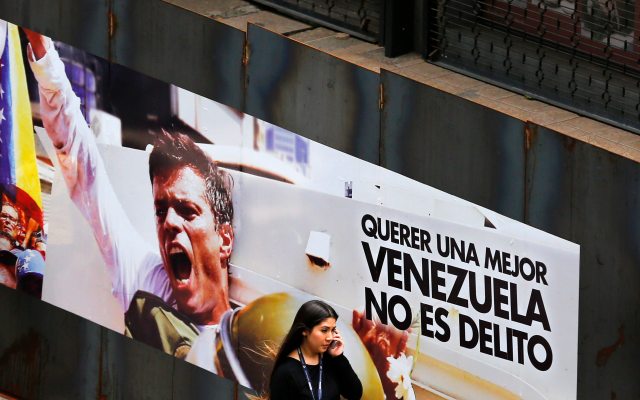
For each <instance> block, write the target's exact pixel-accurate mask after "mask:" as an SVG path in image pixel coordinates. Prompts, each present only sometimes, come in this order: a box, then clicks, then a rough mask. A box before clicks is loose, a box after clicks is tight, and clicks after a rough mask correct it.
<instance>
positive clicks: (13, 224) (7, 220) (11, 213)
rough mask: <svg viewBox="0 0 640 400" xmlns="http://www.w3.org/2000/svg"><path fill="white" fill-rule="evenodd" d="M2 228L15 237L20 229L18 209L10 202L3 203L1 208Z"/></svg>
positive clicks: (0, 219)
mask: <svg viewBox="0 0 640 400" xmlns="http://www.w3.org/2000/svg"><path fill="white" fill-rule="evenodd" d="M0 230H2V231H5V232H7V233H8V234H10V235H11V236H12V237H13V238H14V239H15V237H16V235H17V230H18V210H16V209H15V207H13V206H12V205H10V204H6V203H5V204H3V205H2V210H0Z"/></svg>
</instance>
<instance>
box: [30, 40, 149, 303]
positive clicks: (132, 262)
mask: <svg viewBox="0 0 640 400" xmlns="http://www.w3.org/2000/svg"><path fill="white" fill-rule="evenodd" d="M24 31H25V33H26V35H27V37H28V39H29V42H30V46H29V48H28V49H27V55H28V58H29V64H30V65H31V69H32V70H33V72H34V75H35V77H36V79H37V80H38V86H39V92H40V113H41V115H42V121H43V124H44V128H45V130H46V131H47V134H48V135H49V137H50V138H51V141H52V142H53V144H54V146H55V148H56V152H57V155H58V160H59V162H60V166H61V168H62V173H63V176H64V179H65V182H66V184H67V187H68V189H69V194H70V196H71V199H72V200H73V202H74V203H75V204H76V206H77V207H78V209H79V210H80V212H81V213H82V215H83V216H84V218H85V219H86V220H87V222H88V223H89V225H90V226H91V229H92V231H93V234H94V236H95V238H96V240H97V242H98V246H99V248H100V251H101V253H102V256H103V259H104V260H105V263H106V265H107V267H108V270H109V275H110V277H111V281H112V287H113V290H114V295H115V296H116V297H117V298H118V300H120V302H121V304H122V306H123V308H124V310H126V309H127V307H128V306H129V302H130V299H131V296H132V295H133V293H134V292H135V290H137V289H139V287H138V286H139V285H140V282H139V279H140V268H142V266H144V265H150V264H152V263H153V262H157V261H158V260H159V257H157V256H156V257H154V252H153V251H152V250H151V248H150V246H149V245H148V244H147V243H146V242H145V241H144V240H143V239H142V238H141V237H140V235H139V234H138V233H137V231H136V230H135V229H134V227H133V226H132V225H131V222H130V221H129V218H128V217H127V215H126V214H125V212H124V210H123V208H122V206H121V204H120V202H119V200H118V198H117V196H116V195H115V193H114V191H113V187H112V185H111V182H110V181H109V178H108V176H107V174H106V170H105V167H104V163H103V160H102V157H101V155H100V153H99V152H98V147H97V145H96V142H95V137H94V135H93V132H92V131H91V129H90V128H89V126H88V125H87V123H86V121H85V119H84V116H83V115H82V112H81V111H80V100H79V99H78V97H77V96H76V95H75V93H74V92H73V90H72V88H71V83H70V82H69V79H68V78H67V76H66V73H65V69H64V64H63V63H62V61H61V60H60V57H59V56H58V52H57V51H56V49H55V48H54V46H53V43H52V42H51V40H50V39H49V38H47V37H45V36H43V35H40V34H39V33H36V32H33V31H29V30H26V29H25V30H24ZM150 258H154V260H150Z"/></svg>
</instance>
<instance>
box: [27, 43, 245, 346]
mask: <svg viewBox="0 0 640 400" xmlns="http://www.w3.org/2000/svg"><path fill="white" fill-rule="evenodd" d="M25 33H26V34H27V37H28V39H29V42H30V46H29V47H28V50H27V53H28V57H29V62H30V65H31V68H32V70H33V72H34V75H35V77H36V79H37V81H38V86H39V93H40V110H41V115H42V120H43V124H44V128H45V130H46V132H47V134H48V136H49V137H50V139H51V141H52V143H53V145H54V147H55V149H56V153H57V158H58V161H59V164H60V167H61V169H62V173H63V176H64V180H65V182H66V185H67V188H68V191H69V194H70V197H71V199H72V200H73V202H74V203H75V205H76V206H77V208H78V209H79V211H80V212H81V213H82V215H83V217H84V218H85V219H86V220H87V222H88V223H89V225H90V226H91V229H92V231H93V235H94V237H95V239H96V241H97V243H98V247H99V248H100V252H101V254H102V258H103V259H104V261H105V264H106V266H107V269H108V271H107V272H108V274H109V277H110V279H111V286H112V293H113V295H114V296H115V297H116V298H117V300H118V302H119V303H120V305H121V306H122V309H123V310H125V325H126V333H127V334H128V335H130V336H132V337H134V338H136V339H138V340H142V341H144V342H146V343H148V344H150V345H152V346H155V347H157V348H160V349H162V350H163V351H165V352H167V353H169V354H173V355H175V356H177V357H180V358H184V357H186V355H187V353H188V351H189V349H190V347H191V344H192V342H193V340H194V339H195V337H196V336H197V335H198V334H199V333H200V332H201V331H203V330H206V329H213V328H215V327H216V326H217V325H218V323H219V321H220V318H221V316H222V315H223V314H224V313H225V312H227V311H229V310H230V308H231V307H230V303H229V284H228V265H229V258H230V256H231V252H232V249H233V228H232V225H231V224H232V219H233V205H232V201H231V186H232V181H231V178H230V176H229V175H228V174H227V173H226V172H225V171H223V170H221V169H219V168H218V167H217V166H216V164H215V162H214V161H213V160H211V159H210V158H209V157H208V156H207V155H206V154H205V153H204V152H203V151H202V150H201V149H200V148H199V147H198V146H197V145H196V144H195V143H194V142H193V141H192V140H191V139H190V138H189V137H187V136H186V135H183V134H180V133H168V132H166V131H164V130H162V131H161V132H159V133H158V134H157V137H156V141H155V143H154V147H153V151H152V152H151V154H150V156H149V175H150V179H151V184H152V191H153V200H154V207H155V219H156V233H157V238H158V244H159V248H154V247H153V246H151V245H150V244H149V243H147V242H146V241H145V240H144V239H143V238H142V237H141V236H140V235H139V234H138V233H137V230H136V229H135V227H134V226H132V223H131V221H130V220H129V218H128V217H127V215H126V214H125V212H124V210H123V207H122V206H121V204H120V202H119V200H118V198H117V197H116V194H115V192H114V190H113V187H112V184H111V182H110V181H109V178H108V176H107V175H106V169H105V167H104V161H103V159H102V157H101V155H100V153H99V152H98V148H97V145H96V141H95V138H94V135H93V133H92V131H91V129H90V128H89V126H88V125H87V123H86V122H85V119H84V117H83V115H82V113H81V110H80V100H79V99H78V97H77V96H76V95H75V94H74V93H73V91H72V87H71V84H70V82H69V80H68V78H67V76H66V74H65V68H64V64H63V63H62V61H61V60H60V57H59V55H58V53H57V51H56V49H55V48H54V46H53V43H52V42H51V40H50V39H49V38H47V37H44V36H42V35H40V34H38V33H36V32H32V31H28V30H25Z"/></svg>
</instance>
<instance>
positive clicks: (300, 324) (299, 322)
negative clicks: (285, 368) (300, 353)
mask: <svg viewBox="0 0 640 400" xmlns="http://www.w3.org/2000/svg"><path fill="white" fill-rule="evenodd" d="M327 318H334V319H336V320H337V319H338V313H336V310H334V309H333V307H331V306H330V305H328V304H327V303H325V302H323V301H320V300H311V301H307V302H306V303H304V304H303V305H301V306H300V309H298V312H297V313H296V316H295V318H294V319H293V323H292V324H291V328H290V329H289V333H287V336H285V338H284V340H283V341H282V345H281V346H280V350H278V355H277V356H276V361H275V363H274V364H273V370H272V372H271V376H272V377H273V371H275V370H276V368H278V366H279V365H280V364H282V362H283V361H284V360H285V359H286V358H287V356H289V354H290V353H291V352H292V351H293V350H295V349H297V348H298V347H299V346H300V345H301V344H302V337H303V336H302V332H304V331H306V330H309V331H310V330H312V329H313V327H314V326H316V325H318V324H319V323H321V322H322V321H323V320H325V319H327Z"/></svg>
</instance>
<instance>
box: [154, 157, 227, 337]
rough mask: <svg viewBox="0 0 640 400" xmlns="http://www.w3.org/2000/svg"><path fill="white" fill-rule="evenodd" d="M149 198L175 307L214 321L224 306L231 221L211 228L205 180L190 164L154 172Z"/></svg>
mask: <svg viewBox="0 0 640 400" xmlns="http://www.w3.org/2000/svg"><path fill="white" fill-rule="evenodd" d="M153 198H154V204H155V210H156V229H157V233H158V242H159V245H160V254H161V256H162V261H163V262H164V267H165V269H166V271H167V274H168V275H169V280H170V283H171V286H172V288H173V292H174V296H175V298H176V301H177V304H178V309H179V310H180V311H182V312H184V313H185V314H187V315H189V316H190V317H191V318H193V320H194V322H196V323H198V324H212V323H218V322H219V321H218V319H219V317H220V316H221V315H222V313H223V312H224V311H226V310H227V309H229V300H228V274H227V260H228V258H229V257H230V255H231V248H232V246H233V231H232V230H231V226H229V225H228V224H221V225H220V226H219V227H216V225H217V224H216V218H215V215H214V213H213V211H212V210H211V207H210V206H209V203H208V202H207V200H206V198H205V181H204V179H203V178H202V177H201V176H200V175H199V174H198V173H197V172H195V171H194V170H193V169H192V168H189V167H184V168H181V169H177V170H175V171H171V172H165V173H162V174H159V175H156V176H155V177H154V179H153ZM216 228H217V229H216Z"/></svg>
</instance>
